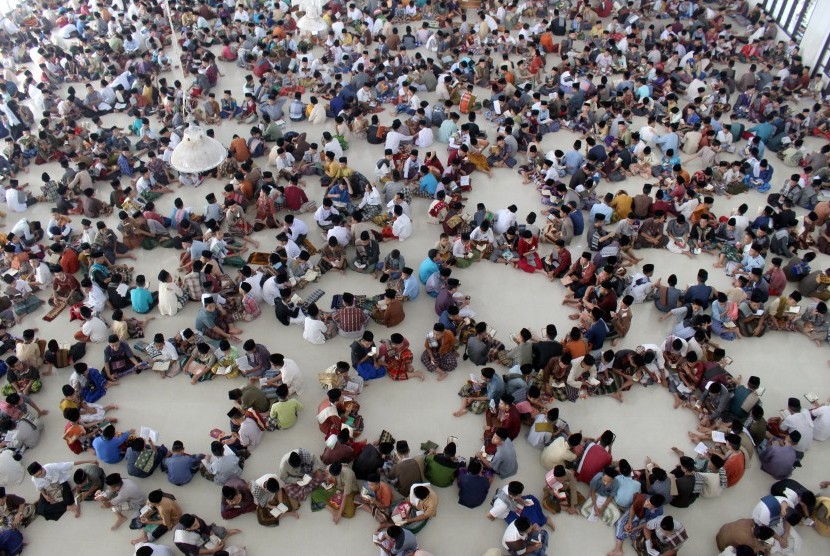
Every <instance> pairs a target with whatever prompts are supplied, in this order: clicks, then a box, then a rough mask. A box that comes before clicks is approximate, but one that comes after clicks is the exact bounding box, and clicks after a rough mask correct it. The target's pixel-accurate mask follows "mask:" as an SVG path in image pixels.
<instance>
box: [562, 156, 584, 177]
mask: <svg viewBox="0 0 830 556" xmlns="http://www.w3.org/2000/svg"><path fill="white" fill-rule="evenodd" d="M583 162H585V157H584V156H582V153H581V152H579V151H568V152H566V153H565V172H566V173H568V174H573V173H574V172H576V171H577V169H578V168H579V167H580V166H582V163H583Z"/></svg>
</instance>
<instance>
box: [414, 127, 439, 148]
mask: <svg viewBox="0 0 830 556" xmlns="http://www.w3.org/2000/svg"><path fill="white" fill-rule="evenodd" d="M434 142H435V135H434V134H433V133H432V128H429V127H425V128H423V129H422V130H421V131H419V132H418V136H417V137H416V138H415V144H416V145H418V146H419V147H421V148H426V147H430V146H432V144H433V143H434Z"/></svg>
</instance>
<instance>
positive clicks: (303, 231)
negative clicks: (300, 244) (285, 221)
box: [288, 218, 308, 242]
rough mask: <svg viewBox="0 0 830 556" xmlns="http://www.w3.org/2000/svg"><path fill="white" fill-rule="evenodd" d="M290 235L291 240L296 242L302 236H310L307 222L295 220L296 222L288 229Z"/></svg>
mask: <svg viewBox="0 0 830 556" xmlns="http://www.w3.org/2000/svg"><path fill="white" fill-rule="evenodd" d="M288 231H289V232H291V233H290V237H291V239H293V240H294V241H295V242H296V241H297V240H298V239H299V237H300V236H307V235H308V226H307V225H306V223H305V222H303V221H302V220H300V219H299V218H295V219H294V222H293V223H292V224H291V226H290V227H289V228H288Z"/></svg>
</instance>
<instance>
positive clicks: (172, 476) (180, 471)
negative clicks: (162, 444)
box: [164, 454, 205, 486]
mask: <svg viewBox="0 0 830 556" xmlns="http://www.w3.org/2000/svg"><path fill="white" fill-rule="evenodd" d="M204 457H205V456H204V455H203V454H197V455H193V456H189V455H185V454H173V455H172V456H170V457H169V458H167V459H165V460H164V468H165V470H166V471H167V480H168V481H170V482H171V483H173V484H174V485H178V486H182V485H186V484H187V483H189V482H190V480H191V479H192V478H193V475H194V473H196V471H198V470H199V462H201V461H202V458H204Z"/></svg>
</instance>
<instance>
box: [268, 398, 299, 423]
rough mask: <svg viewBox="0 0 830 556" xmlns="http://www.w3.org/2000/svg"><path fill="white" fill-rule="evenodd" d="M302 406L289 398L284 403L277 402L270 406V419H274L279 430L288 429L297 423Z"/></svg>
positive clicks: (294, 399)
mask: <svg viewBox="0 0 830 556" xmlns="http://www.w3.org/2000/svg"><path fill="white" fill-rule="evenodd" d="M302 409H303V404H301V403H300V400H298V399H297V398H289V399H287V400H285V401H284V402H277V403H275V404H274V405H272V406H271V418H272V419H276V420H277V422H278V423H279V424H280V429H290V428H291V427H293V426H294V424H295V423H296V422H297V415H298V414H299V413H300V411H302Z"/></svg>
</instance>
